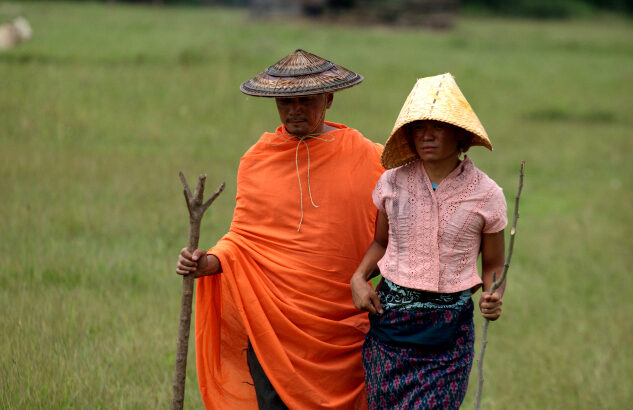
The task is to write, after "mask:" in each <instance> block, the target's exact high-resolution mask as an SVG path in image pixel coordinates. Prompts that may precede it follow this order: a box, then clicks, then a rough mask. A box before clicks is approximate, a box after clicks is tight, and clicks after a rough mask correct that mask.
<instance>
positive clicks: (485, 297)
mask: <svg viewBox="0 0 633 410" xmlns="http://www.w3.org/2000/svg"><path fill="white" fill-rule="evenodd" d="M501 305H503V301H502V300H501V297H500V296H499V294H498V293H497V292H495V293H493V294H492V295H491V294H490V293H488V292H482V293H481V298H479V310H481V314H482V315H483V317H485V318H486V319H488V320H497V319H499V316H501Z"/></svg>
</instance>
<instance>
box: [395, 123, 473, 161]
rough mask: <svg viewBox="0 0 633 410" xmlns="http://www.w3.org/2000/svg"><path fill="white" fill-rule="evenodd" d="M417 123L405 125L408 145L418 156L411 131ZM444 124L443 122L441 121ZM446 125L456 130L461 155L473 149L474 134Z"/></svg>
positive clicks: (458, 149)
mask: <svg viewBox="0 0 633 410" xmlns="http://www.w3.org/2000/svg"><path fill="white" fill-rule="evenodd" d="M416 122H417V121H413V122H410V123H408V124H407V125H405V127H406V128H405V130H404V132H405V134H404V135H405V138H406V140H407V143H408V144H409V148H410V149H411V152H413V153H414V154H416V155H417V150H416V149H415V144H414V143H413V138H412V134H411V129H412V128H413V124H415V123H416ZM440 122H443V121H440ZM444 124H446V125H450V126H451V127H453V128H455V138H456V139H457V151H458V152H459V155H461V154H464V153H466V152H467V151H468V150H469V149H470V147H472V145H473V139H474V136H473V133H472V132H470V131H466V130H465V129H463V128H461V127H458V126H456V125H453V124H449V123H447V122H445V123H444Z"/></svg>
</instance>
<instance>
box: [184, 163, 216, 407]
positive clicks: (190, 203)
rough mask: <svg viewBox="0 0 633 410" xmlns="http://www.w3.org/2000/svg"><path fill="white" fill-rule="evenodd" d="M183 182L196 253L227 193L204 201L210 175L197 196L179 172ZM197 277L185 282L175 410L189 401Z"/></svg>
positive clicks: (191, 243)
mask: <svg viewBox="0 0 633 410" xmlns="http://www.w3.org/2000/svg"><path fill="white" fill-rule="evenodd" d="M179 175H180V180H181V181H182V185H183V186H184V194H185V201H186V203H187V209H188V210H189V242H188V244H187V249H188V250H189V252H193V251H195V250H196V249H198V240H199V239H200V222H201V221H202V216H203V215H204V212H205V211H206V210H207V209H208V208H209V207H210V206H211V204H212V203H213V201H215V199H216V198H217V197H218V195H220V193H222V191H223V190H224V182H223V183H222V184H220V186H219V187H218V189H217V190H216V191H215V192H214V193H213V195H211V198H209V199H208V200H207V201H206V202H203V198H204V184H205V181H206V179H207V176H206V175H200V176H199V177H198V185H197V186H196V190H195V191H194V193H193V195H192V194H191V190H190V189H189V184H187V180H186V179H185V176H184V175H183V173H182V171H181V172H179ZM194 280H195V278H194V275H193V274H189V275H186V276H183V278H182V298H181V304H180V326H179V327H178V350H177V351H176V373H175V376H174V395H173V398H172V402H171V408H172V410H181V409H182V407H183V405H184V401H185V376H186V374H187V350H188V349H189V328H190V326H191V304H192V300H193V285H194Z"/></svg>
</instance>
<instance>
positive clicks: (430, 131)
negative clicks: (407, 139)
mask: <svg viewBox="0 0 633 410" xmlns="http://www.w3.org/2000/svg"><path fill="white" fill-rule="evenodd" d="M410 127H411V128H410V129H411V140H412V141H413V145H414V146H415V150H416V151H417V153H418V155H419V156H420V158H421V159H422V160H423V161H425V162H442V161H447V160H449V161H454V160H455V159H457V158H459V150H458V148H457V145H458V140H457V136H456V131H457V129H456V128H455V127H454V126H452V125H450V124H446V123H444V122H441V121H430V120H425V121H416V122H413V123H411V125H410Z"/></svg>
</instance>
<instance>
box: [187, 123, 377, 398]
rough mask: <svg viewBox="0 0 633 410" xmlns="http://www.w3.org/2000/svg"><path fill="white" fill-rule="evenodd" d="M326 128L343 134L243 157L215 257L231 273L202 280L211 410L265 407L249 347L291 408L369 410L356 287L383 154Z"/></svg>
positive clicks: (350, 132)
mask: <svg viewBox="0 0 633 410" xmlns="http://www.w3.org/2000/svg"><path fill="white" fill-rule="evenodd" d="M327 124H328V125H330V126H333V127H336V128H337V129H336V130H335V131H331V132H328V133H327V134H324V135H322V136H320V137H319V138H320V139H316V138H308V139H306V140H305V142H306V144H307V148H306V144H304V143H303V142H300V141H299V140H298V139H296V138H294V137H291V138H289V136H288V134H286V130H285V128H284V127H279V128H278V129H277V131H276V132H275V133H264V134H263V135H262V137H261V138H260V139H259V141H258V142H257V143H256V144H255V145H253V146H252V147H251V148H250V149H249V150H248V151H247V152H246V154H245V155H244V156H243V157H242V159H241V162H240V167H239V171H238V176H237V197H236V207H235V213H234V215H233V221H232V224H231V229H230V231H229V232H228V233H227V234H226V235H225V236H224V237H223V238H222V239H221V240H220V241H219V242H218V243H217V245H216V246H215V247H213V248H212V249H211V250H209V253H213V254H214V255H215V256H217V257H218V259H219V260H220V262H221V264H222V269H223V272H222V273H221V274H219V275H214V276H207V277H203V278H200V279H198V290H197V297H196V319H195V323H196V331H195V332H196V355H197V357H196V359H197V369H198V381H199V384H200V392H201V394H202V397H203V400H204V403H205V405H206V407H207V408H217V409H249V408H254V409H255V408H257V401H256V399H255V390H254V388H253V385H252V383H253V381H252V378H251V376H250V373H249V371H248V366H247V364H246V346H247V340H248V339H250V340H251V343H252V345H253V348H254V350H255V353H256V355H257V358H258V360H259V361H260V363H261V365H262V367H263V369H264V371H265V372H266V375H267V376H268V378H269V379H270V381H271V383H272V384H273V386H274V387H275V389H276V390H277V392H278V393H279V395H280V397H281V399H282V400H283V401H284V403H285V404H286V405H287V406H288V407H289V408H291V409H321V408H323V409H325V408H327V409H352V408H354V409H355V408H365V407H366V401H365V387H364V386H365V383H364V372H363V367H362V361H361V346H362V343H363V340H364V337H365V334H366V332H367V330H368V328H369V325H368V321H367V314H366V313H361V311H359V310H357V309H356V308H355V307H354V305H353V303H352V297H351V291H350V286H349V280H350V277H351V275H352V274H353V273H354V271H355V269H356V267H357V266H358V264H359V263H360V260H361V259H362V257H363V255H364V254H365V251H366V250H367V247H368V246H369V244H370V243H371V241H372V239H373V233H374V227H375V221H376V215H377V210H376V208H375V207H374V205H373V203H372V199H371V194H372V190H373V188H374V186H375V184H376V181H377V180H378V178H379V177H380V175H381V174H382V172H383V171H384V169H383V168H382V166H381V165H380V154H381V152H382V146H381V145H380V144H376V143H373V142H371V141H369V140H367V139H366V138H364V137H363V136H362V135H361V134H360V133H359V132H358V131H356V130H354V129H351V128H347V127H346V126H344V125H341V124H335V123H327ZM297 146H299V147H298V149H297ZM308 148H309V149H308ZM308 156H309V161H308ZM308 162H309V170H308ZM308 171H309V180H308ZM298 175H299V176H300V179H301V184H299V177H298ZM310 196H311V197H312V198H310ZM301 198H303V211H302V210H301V208H302V206H301ZM311 200H312V201H313V203H314V204H315V205H317V206H318V207H315V206H314V205H313V204H312V202H311ZM301 220H302V223H301V227H300V230H299V231H297V228H298V227H299V222H300V221H301Z"/></svg>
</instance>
